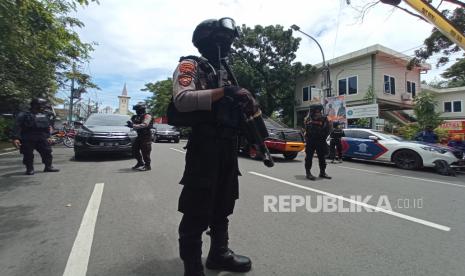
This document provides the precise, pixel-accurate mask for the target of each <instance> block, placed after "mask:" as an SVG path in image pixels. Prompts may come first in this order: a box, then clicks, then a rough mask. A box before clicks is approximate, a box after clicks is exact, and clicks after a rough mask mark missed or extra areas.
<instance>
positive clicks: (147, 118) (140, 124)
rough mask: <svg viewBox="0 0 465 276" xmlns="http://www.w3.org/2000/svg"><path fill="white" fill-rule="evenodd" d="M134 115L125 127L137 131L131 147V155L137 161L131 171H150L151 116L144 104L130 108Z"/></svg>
mask: <svg viewBox="0 0 465 276" xmlns="http://www.w3.org/2000/svg"><path fill="white" fill-rule="evenodd" d="M132 109H133V110H134V111H136V115H134V116H132V117H131V121H128V122H127V126H128V127H130V128H133V129H134V130H136V131H137V138H136V140H135V141H134V144H133V145H132V153H133V154H134V157H135V158H136V160H137V164H136V165H135V166H134V167H132V169H133V170H139V171H150V170H151V169H152V167H151V166H150V153H151V151H152V127H153V120H152V115H150V114H148V113H147V112H146V106H145V103H143V102H140V103H137V104H136V105H134V106H133V107H132Z"/></svg>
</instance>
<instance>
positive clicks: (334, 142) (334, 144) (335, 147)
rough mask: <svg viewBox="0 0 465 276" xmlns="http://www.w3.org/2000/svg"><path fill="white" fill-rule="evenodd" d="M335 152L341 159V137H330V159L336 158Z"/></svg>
mask: <svg viewBox="0 0 465 276" xmlns="http://www.w3.org/2000/svg"><path fill="white" fill-rule="evenodd" d="M336 153H337V158H338V159H339V160H341V158H342V142H341V139H331V142H330V143H329V157H330V158H331V160H334V159H335V158H336Z"/></svg>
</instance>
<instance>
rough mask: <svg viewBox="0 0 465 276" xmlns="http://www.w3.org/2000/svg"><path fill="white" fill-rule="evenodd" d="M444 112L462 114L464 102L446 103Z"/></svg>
mask: <svg viewBox="0 0 465 276" xmlns="http://www.w3.org/2000/svg"><path fill="white" fill-rule="evenodd" d="M444 112H462V101H452V102H444Z"/></svg>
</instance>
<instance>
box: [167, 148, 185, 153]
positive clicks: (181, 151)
mask: <svg viewBox="0 0 465 276" xmlns="http://www.w3.org/2000/svg"><path fill="white" fill-rule="evenodd" d="M170 150H174V151H177V152H180V153H186V152H185V151H183V150H179V149H175V148H170Z"/></svg>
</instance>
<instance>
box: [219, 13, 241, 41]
mask: <svg viewBox="0 0 465 276" xmlns="http://www.w3.org/2000/svg"><path fill="white" fill-rule="evenodd" d="M218 23H219V27H220V29H226V30H228V31H231V32H232V33H234V36H235V37H237V36H239V31H238V30H237V27H236V22H235V21H234V19H232V18H230V17H223V18H221V19H220V20H218Z"/></svg>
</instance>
